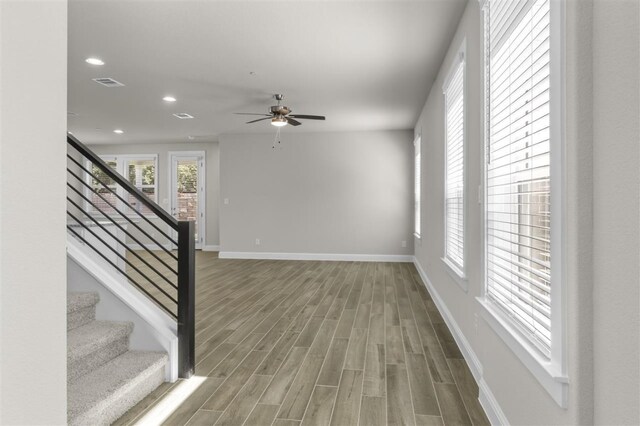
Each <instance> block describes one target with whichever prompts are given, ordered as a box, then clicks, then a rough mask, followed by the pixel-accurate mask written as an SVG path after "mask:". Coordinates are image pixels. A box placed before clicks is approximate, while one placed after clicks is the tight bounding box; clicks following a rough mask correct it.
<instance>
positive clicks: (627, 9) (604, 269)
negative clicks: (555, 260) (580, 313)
mask: <svg viewBox="0 0 640 426" xmlns="http://www.w3.org/2000/svg"><path fill="white" fill-rule="evenodd" d="M639 54H640V3H639V2H638V1H631V0H614V1H595V2H594V8H593V170H594V176H593V199H594V210H593V243H594V244H593V247H594V251H593V255H594V256H593V259H594V264H593V279H594V285H593V290H594V292H593V300H594V311H593V327H594V335H593V338H594V355H593V356H594V390H595V392H594V397H595V401H594V421H595V423H596V424H605V423H607V424H639V423H640V414H639V410H640V404H639V401H640V374H639V368H640V355H639V353H640V352H639V349H638V339H639V338H640V320H639V315H638V312H639V311H640V279H639V278H640V270H639V268H638V264H639V259H640V253H639V252H638V242H639V241H640V233H639V227H638V225H639V220H640V216H639V213H638V212H639V205H638V196H639V194H640V185H639V184H640V163H639V159H640V157H639V154H640V151H639V149H640V123H639V121H640V107H639V100H638V96H639V93H640V85H639V82H638V80H639V79H640V61H639V59H638V58H639Z"/></svg>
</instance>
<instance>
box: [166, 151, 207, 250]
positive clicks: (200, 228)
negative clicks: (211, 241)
mask: <svg viewBox="0 0 640 426" xmlns="http://www.w3.org/2000/svg"><path fill="white" fill-rule="evenodd" d="M169 162H170V164H171V214H172V215H173V217H175V218H176V219H178V220H192V221H194V222H195V241H196V249H202V247H203V246H204V244H205V235H206V234H205V228H206V221H205V218H206V215H205V163H204V153H201V152H186V153H169Z"/></svg>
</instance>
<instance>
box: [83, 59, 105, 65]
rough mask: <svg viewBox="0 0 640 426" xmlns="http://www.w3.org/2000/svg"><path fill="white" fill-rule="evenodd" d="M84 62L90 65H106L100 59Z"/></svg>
mask: <svg viewBox="0 0 640 426" xmlns="http://www.w3.org/2000/svg"><path fill="white" fill-rule="evenodd" d="M84 61H85V62H86V63H88V64H90V65H104V61H103V60H102V59H100V58H87V59H85V60H84Z"/></svg>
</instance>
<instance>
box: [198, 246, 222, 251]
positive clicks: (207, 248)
mask: <svg viewBox="0 0 640 426" xmlns="http://www.w3.org/2000/svg"><path fill="white" fill-rule="evenodd" d="M202 251H220V246H219V245H215V246H214V245H208V246H207V245H205V246H202Z"/></svg>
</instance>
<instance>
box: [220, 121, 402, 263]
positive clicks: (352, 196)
mask: <svg viewBox="0 0 640 426" xmlns="http://www.w3.org/2000/svg"><path fill="white" fill-rule="evenodd" d="M274 134H275V132H273V133H267V134H257V135H256V134H245V135H223V136H221V137H220V184H221V191H220V199H221V200H224V199H225V198H226V199H228V200H229V204H227V205H225V204H224V203H221V205H220V209H221V211H220V243H221V251H226V252H268V253H330V254H378V255H410V254H412V252H413V248H412V247H411V235H412V221H413V207H412V205H413V185H412V179H413V177H412V176H413V172H412V161H413V135H412V133H411V132H410V131H386V132H348V133H298V130H297V129H295V130H294V129H289V128H285V129H284V130H283V131H282V138H281V141H282V143H281V144H280V146H277V147H276V148H275V149H273V148H272V145H273V141H274ZM256 238H259V239H260V240H261V244H260V245H259V246H257V245H256V244H255V240H256ZM401 241H407V246H408V247H405V248H403V247H401Z"/></svg>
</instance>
